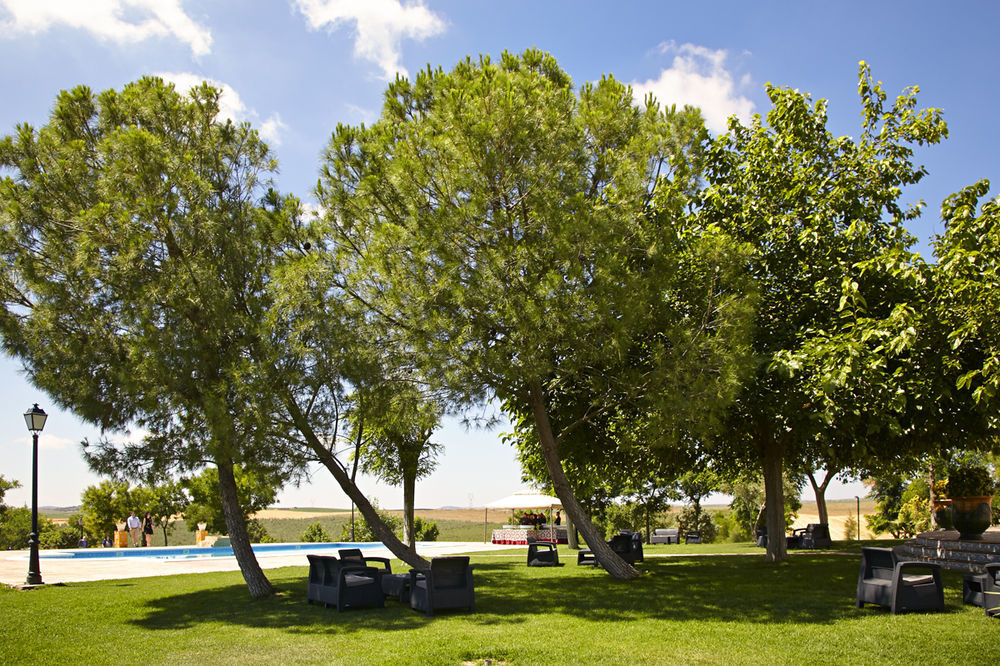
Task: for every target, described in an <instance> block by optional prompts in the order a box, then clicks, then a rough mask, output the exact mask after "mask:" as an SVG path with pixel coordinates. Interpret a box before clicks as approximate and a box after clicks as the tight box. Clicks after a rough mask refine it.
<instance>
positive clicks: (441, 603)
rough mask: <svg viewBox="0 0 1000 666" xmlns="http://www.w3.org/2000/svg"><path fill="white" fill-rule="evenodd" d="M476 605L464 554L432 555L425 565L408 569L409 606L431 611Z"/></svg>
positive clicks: (474, 591) (474, 606)
mask: <svg viewBox="0 0 1000 666" xmlns="http://www.w3.org/2000/svg"><path fill="white" fill-rule="evenodd" d="M466 607H467V608H468V609H469V610H470V611H471V610H475V608H476V590H475V585H474V584H473V580H472V565H470V564H469V558H468V557H467V556H456V557H435V558H434V559H432V560H431V566H430V567H429V568H427V569H410V608H413V609H414V610H422V611H424V612H425V613H427V614H428V615H433V614H434V611H435V610H438V609H442V608H466Z"/></svg>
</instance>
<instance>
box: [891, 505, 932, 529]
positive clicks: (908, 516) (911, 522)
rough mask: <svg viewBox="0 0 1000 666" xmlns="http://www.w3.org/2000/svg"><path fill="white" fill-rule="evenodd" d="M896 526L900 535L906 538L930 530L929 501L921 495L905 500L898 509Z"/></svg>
mask: <svg viewBox="0 0 1000 666" xmlns="http://www.w3.org/2000/svg"><path fill="white" fill-rule="evenodd" d="M896 524H897V525H898V526H899V531H900V534H901V535H902V536H907V537H909V536H913V535H915V534H919V533H920V532H926V531H928V530H929V529H931V513H930V500H929V499H928V498H927V497H924V496H921V495H912V496H910V497H908V498H906V499H905V500H904V501H903V505H902V506H901V507H900V508H899V514H898V515H897V516H896Z"/></svg>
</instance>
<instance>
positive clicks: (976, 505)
mask: <svg viewBox="0 0 1000 666" xmlns="http://www.w3.org/2000/svg"><path fill="white" fill-rule="evenodd" d="M947 492H948V497H950V498H951V512H952V520H953V522H954V524H955V529H956V530H958V534H959V537H960V538H962V539H978V538H980V537H981V536H982V534H983V532H985V531H986V528H988V527H989V526H990V521H991V519H992V511H991V504H992V502H993V479H992V478H990V473H989V470H987V469H986V467H984V466H981V465H963V466H961V467H956V468H955V469H953V470H952V472H951V474H949V475H948V489H947Z"/></svg>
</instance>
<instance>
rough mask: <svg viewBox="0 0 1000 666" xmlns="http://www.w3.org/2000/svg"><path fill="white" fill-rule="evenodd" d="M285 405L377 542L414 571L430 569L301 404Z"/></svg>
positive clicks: (292, 402) (307, 442) (309, 444)
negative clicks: (318, 432) (345, 465)
mask: <svg viewBox="0 0 1000 666" xmlns="http://www.w3.org/2000/svg"><path fill="white" fill-rule="evenodd" d="M285 406H286V407H287V408H288V413H289V415H291V417H292V422H293V423H294V424H295V428H296V429H297V430H298V431H299V432H300V433H301V434H302V436H303V437H304V438H305V441H306V444H307V445H308V446H309V448H310V449H312V451H313V453H315V454H316V457H317V458H318V459H319V461H320V462H321V463H322V464H323V466H324V467H326V468H327V469H328V470H329V471H330V474H332V475H333V478H334V479H336V481H337V483H338V484H340V488H341V490H343V491H344V493H345V494H346V495H347V496H348V497H349V498H350V499H351V501H353V502H354V504H355V505H356V506H357V507H358V511H360V512H361V515H362V516H364V517H365V520H366V521H367V522H368V526H369V527H371V529H372V532H374V533H375V536H376V537H378V540H379V541H381V542H382V545H384V546H385V547H386V548H388V549H389V551H390V552H391V553H392V554H393V555H395V556H396V557H398V558H399V559H400V560H402V561H403V562H406V563H407V564H409V565H410V566H411V567H413V568H414V569H425V568H427V567H428V566H429V563H428V562H427V560H425V559H424V558H422V557H420V556H419V555H417V551H415V550H414V549H413V548H410V547H408V546H406V545H405V544H403V542H402V541H400V540H399V538H398V537H397V536H396V535H395V534H394V533H393V531H392V530H391V529H389V528H388V526H386V524H385V523H384V522H382V519H381V518H379V515H378V512H377V511H375V507H373V506H372V504H371V502H369V501H368V498H367V497H365V495H364V493H362V492H361V490H360V489H359V488H358V487H357V485H355V483H354V481H352V480H351V477H350V476H348V475H347V471H346V470H345V469H344V468H343V467H341V466H340V463H338V462H337V459H336V458H335V457H334V455H333V452H332V451H330V450H329V449H327V448H326V447H325V446H323V443H322V442H320V441H319V438H318V437H317V436H316V433H314V432H313V430H312V428H311V427H310V426H309V422H308V421H307V420H306V418H305V415H304V414H303V413H302V410H300V409H299V406H298V404H297V403H296V402H295V401H294V400H291V399H287V400H286V401H285Z"/></svg>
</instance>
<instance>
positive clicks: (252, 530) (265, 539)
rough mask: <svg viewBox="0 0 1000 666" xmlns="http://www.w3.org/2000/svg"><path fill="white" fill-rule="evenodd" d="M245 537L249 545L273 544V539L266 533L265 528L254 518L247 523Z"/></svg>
mask: <svg viewBox="0 0 1000 666" xmlns="http://www.w3.org/2000/svg"><path fill="white" fill-rule="evenodd" d="M247 536H248V537H250V542H251V543H274V539H273V538H272V537H271V535H270V534H268V533H267V528H266V527H264V525H262V524H261V522H260V521H259V520H257V519H256V518H251V519H250V520H248V521H247Z"/></svg>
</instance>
